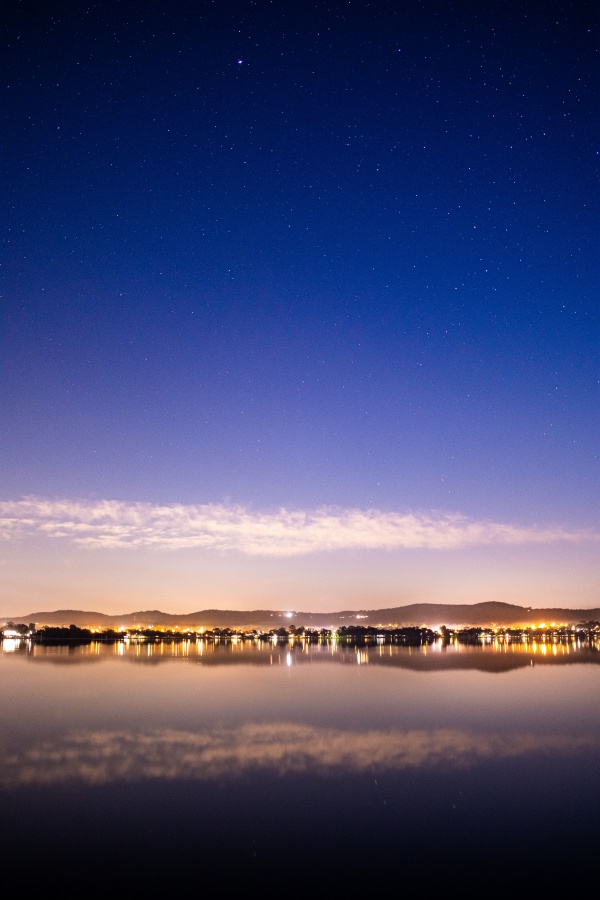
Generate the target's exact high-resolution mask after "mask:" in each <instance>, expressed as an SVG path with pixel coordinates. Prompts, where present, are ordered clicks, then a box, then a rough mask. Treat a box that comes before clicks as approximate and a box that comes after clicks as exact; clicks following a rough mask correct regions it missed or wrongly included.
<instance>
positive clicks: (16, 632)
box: [0, 621, 600, 646]
mask: <svg viewBox="0 0 600 900" xmlns="http://www.w3.org/2000/svg"><path fill="white" fill-rule="evenodd" d="M0 636H1V637H2V639H4V638H9V639H10V638H12V639H21V640H29V641H31V642H33V643H35V644H71V643H79V644H83V643H92V642H94V641H97V642H100V643H118V642H121V641H134V642H135V641H139V642H148V643H173V642H182V641H191V642H197V641H207V642H210V641H212V642H224V643H227V642H236V643H237V642H239V641H242V642H246V641H256V642H259V643H269V642H270V643H275V642H281V643H285V642H294V641H304V642H309V643H319V642H324V641H336V642H339V643H341V644H345V645H360V646H368V645H378V644H397V645H404V646H421V645H424V644H432V643H434V642H436V641H443V642H450V641H458V642H462V643H482V642H486V641H492V640H508V641H520V642H524V643H528V642H534V641H535V642H537V641H543V640H546V641H547V640H569V639H577V638H578V639H581V638H586V637H587V638H590V639H591V638H592V637H598V636H600V622H598V621H588V622H581V623H579V624H578V625H558V626H557V625H541V626H538V627H535V628H534V627H514V628H506V627H499V628H492V627H485V626H468V627H463V628H456V627H448V626H446V625H440V626H438V627H437V628H429V627H425V626H419V625H409V626H403V627H397V628H393V627H387V628H377V627H375V626H372V625H347V626H341V627H339V628H335V629H329V628H321V629H314V628H305V627H303V626H298V627H296V626H293V625H291V626H288V627H283V626H282V627H280V628H275V629H271V630H269V631H261V630H258V629H250V630H241V629H234V628H201V629H192V628H188V629H179V628H127V629H119V630H115V629H112V628H107V629H104V630H95V629H91V628H81V627H79V626H77V625H69V626H51V625H46V626H43V627H41V628H36V626H35V623H33V622H31V623H29V624H28V625H24V624H18V625H15V624H13V623H12V622H8V623H7V625H5V626H4V628H3V629H2V630H1V631H0Z"/></svg>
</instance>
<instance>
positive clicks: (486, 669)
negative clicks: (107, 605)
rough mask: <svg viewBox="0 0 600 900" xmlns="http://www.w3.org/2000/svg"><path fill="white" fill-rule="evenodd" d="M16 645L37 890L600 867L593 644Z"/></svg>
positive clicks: (5, 786) (275, 885)
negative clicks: (53, 883)
mask: <svg viewBox="0 0 600 900" xmlns="http://www.w3.org/2000/svg"><path fill="white" fill-rule="evenodd" d="M1 646H2V649H1V650H0V728H1V730H0V842H1V843H0V846H2V850H3V854H2V855H3V859H4V860H6V861H7V864H9V865H14V866H15V867H19V868H20V870H21V871H22V872H24V873H25V874H27V876H28V877H35V878H37V879H40V884H43V883H44V881H45V879H47V878H53V879H55V878H60V879H65V880H67V881H68V880H69V879H70V878H76V877H77V878H79V877H81V876H82V873H84V872H85V873H86V878H89V882H86V883H88V884H93V883H98V884H107V885H110V884H114V883H115V879H117V880H119V881H118V883H119V884H120V885H121V886H122V887H123V886H124V885H126V884H128V883H129V882H130V883H131V886H132V887H134V886H135V885H144V884H152V883H156V884H158V881H159V880H162V881H163V882H164V883H165V884H169V883H171V881H172V886H173V887H176V886H177V885H179V886H184V885H188V884H190V885H194V884H196V886H197V887H198V888H199V887H200V886H201V885H203V884H210V883H213V882H215V881H217V882H219V883H221V882H222V883H223V884H226V883H227V882H230V883H232V884H233V883H236V884H242V883H244V882H245V879H248V880H249V881H248V883H249V884H250V883H251V882H252V879H256V878H260V879H261V880H262V882H261V883H262V884H263V886H264V889H265V891H267V892H268V890H267V889H270V890H271V892H272V893H273V894H275V893H280V892H281V891H284V892H285V891H286V889H287V888H286V885H289V884H290V883H292V884H295V885H296V886H298V885H305V887H306V890H312V889H313V888H314V886H315V884H322V885H324V886H327V885H334V884H338V883H339V884H341V885H344V884H345V885H346V886H348V887H351V886H352V885H355V886H357V885H359V884H364V885H365V886H367V885H373V886H376V885H382V886H384V885H390V884H393V883H394V882H397V884H398V886H401V885H402V884H403V883H406V884H409V883H417V884H421V883H422V884H423V885H425V884H427V883H428V881H430V880H431V879H432V878H450V879H456V878H460V879H463V880H466V882H468V883H470V884H471V885H475V884H476V885H477V886H478V891H479V890H481V889H483V887H482V885H484V884H488V881H487V879H492V878H493V879H494V881H496V880H497V879H498V878H507V879H511V883H515V882H514V879H516V880H517V882H518V883H522V884H531V885H534V884H536V883H538V884H539V883H540V879H542V880H546V882H547V883H548V884H557V883H558V882H559V881H563V882H564V884H572V885H573V884H577V883H578V880H579V878H580V877H581V876H582V875H584V874H586V873H587V872H588V870H592V871H593V870H594V867H595V866H597V854H598V846H600V765H599V764H600V652H599V649H598V646H597V645H594V644H592V643H590V642H589V641H584V642H582V643H581V644H578V643H577V642H574V641H569V642H566V643H557V644H551V643H549V644H539V645H536V644H533V645H532V644H528V645H521V644H516V643H512V644H510V643H509V644H501V645H500V644H498V645H488V646H468V645H467V646H463V645H457V644H451V645H449V646H443V645H442V644H441V643H437V644H434V645H432V646H427V647H415V648H406V647H394V646H374V647H360V648H357V647H340V646H339V645H337V644H336V643H323V644H314V645H310V644H306V645H305V644H302V643H300V642H296V643H294V644H287V643H284V644H276V645H273V646H271V645H268V646H263V645H260V644H258V643H254V642H245V643H242V642H240V643H237V644H236V643H227V644H213V643H206V642H202V641H199V642H198V643H186V642H182V643H179V644H165V643H162V644H154V645H150V644H133V643H130V644H125V643H119V644H115V645H104V644H95V643H93V644H89V645H85V646H73V647H64V646H55V647H43V646H31V645H30V644H29V643H28V642H25V641H22V642H11V641H7V640H5V641H4V643H3V644H2V645H1ZM482 878H483V879H484V881H483V882H482V881H481V880H480V879H482ZM473 879H475V881H473ZM269 886H270V888H269Z"/></svg>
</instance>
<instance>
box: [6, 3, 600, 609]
mask: <svg viewBox="0 0 600 900" xmlns="http://www.w3.org/2000/svg"><path fill="white" fill-rule="evenodd" d="M4 24H5V34H6V37H7V44H8V49H7V50H6V51H5V64H4V69H5V71H4V76H5V78H4V82H5V85H6V86H7V87H6V89H5V92H4V106H3V112H4V133H5V149H4V171H5V175H4V182H5V186H6V191H5V194H6V195H7V199H5V202H4V209H5V216H4V217H5V220H6V236H7V240H6V243H5V250H4V261H5V266H4V270H5V276H4V279H3V300H2V309H3V312H2V360H1V369H0V377H1V388H2V390H1V396H0V404H1V406H0V416H1V421H2V429H1V435H0V464H1V465H0V499H1V500H2V501H3V502H2V504H0V512H1V516H2V518H1V528H2V531H1V533H2V534H3V536H4V540H3V541H2V545H1V548H0V550H1V553H2V560H1V562H0V566H1V569H0V572H2V584H3V587H2V588H1V589H0V590H1V592H2V593H1V594H0V614H2V613H4V614H15V615H16V614H17V613H21V612H22V613H27V612H28V611H30V610H31V611H33V610H34V609H40V608H56V607H57V606H61V607H64V606H77V607H81V608H94V609H97V610H106V611H109V612H119V611H125V610H127V609H131V608H153V607H160V608H162V609H165V610H172V611H179V612H185V611H190V610H193V609H202V608H205V607H214V606H216V607H219V606H227V607H231V606H233V607H236V608H240V609H243V608H253V607H256V606H272V607H277V608H280V607H286V606H291V605H293V607H294V608H296V609H307V610H309V609H310V610H318V609H332V610H333V609H340V608H348V607H356V606H358V607H377V606H388V605H396V604H400V603H405V602H406V603H408V602H413V601H416V600H430V601H442V602H476V601H477V600H487V599H498V600H501V599H502V600H507V601H510V602H521V603H523V604H525V605H533V606H544V605H559V606H563V605H564V606H571V607H574V606H592V605H597V604H598V602H599V601H598V596H597V589H596V585H597V584H598V583H599V582H600V571H599V568H600V567H599V566H598V563H597V562H596V558H597V556H598V553H597V551H598V538H597V536H598V534H599V533H600V521H599V519H600V516H599V509H600V504H599V502H598V501H599V491H598V480H599V479H598V444H599V429H598V347H599V340H598V336H599V332H598V300H597V298H598V296H599V290H598V289H599V284H598V262H599V260H598V237H599V234H598V211H599V210H598V178H597V166H598V155H597V152H598V117H597V108H598V106H597V103H598V97H597V87H598V65H597V57H598V21H597V8H596V5H595V4H593V3H587V2H582V3H578V4H570V3H566V2H544V3H541V2H539V3H537V2H524V3H523V4H521V5H520V6H519V7H518V8H515V7H514V6H512V5H507V4H505V3H499V2H491V3H489V4H486V5H485V6H484V7H482V6H481V4H479V3H468V2H465V3H461V4H457V5H451V4H446V3H434V2H423V3H419V2H410V0H409V2H407V3H404V4H394V3H378V4H369V3H366V2H356V3H351V4H350V3H341V2H340V3H335V2H332V3H313V4H308V5H306V4H295V5H292V4H290V3H283V2H273V3H268V2H260V0H259V2H257V3H252V2H221V3H209V2H199V3H195V4H186V3H181V4H174V5H173V8H170V7H168V6H165V5H164V4H162V3H161V4H159V3H153V2H149V3H145V4H143V7H139V5H137V4H132V3H117V2H108V3H103V4H98V5H96V6H90V7H89V8H83V7H81V6H80V5H79V4H75V3H64V2H61V3H48V4H45V5H44V7H43V9H40V8H39V6H38V5H35V4H31V3H28V2H24V3H17V2H14V0H12V2H9V3H8V5H7V7H6V12H5V21H4ZM32 497H33V498H36V500H37V501H38V502H37V505H36V504H33V505H32V504H31V503H29V504H28V502H27V501H25V498H32ZM100 501H107V502H108V503H109V504H111V505H110V506H109V507H107V508H106V509H105V510H104V513H103V514H100V513H99V512H98V504H99V503H100ZM119 504H121V505H119ZM135 504H138V505H139V504H141V505H142V507H141V509H142V511H141V512H140V507H139V506H135ZM157 507H166V508H167V509H169V510H171V513H172V512H173V509H174V508H175V507H177V508H178V509H179V508H183V509H184V510H185V512H184V513H182V514H181V515H180V516H179V518H177V522H176V523H175V524H173V523H172V522H171V521H169V523H168V526H167V525H165V520H164V516H163V515H162V514H157V513H156V508H157ZM133 510H137V512H136V513H135V515H136V516H137V517H138V519H140V521H138V522H137V524H136V525H135V528H134V530H133V531H132V530H131V529H132V528H133V525H132V516H134V513H133ZM199 510H200V512H199ZM282 510H284V511H285V512H281V511H282ZM323 510H327V511H328V512H327V513H325V512H323ZM332 510H334V511H335V516H332V512H331V511H332ZM291 514H296V519H295V520H294V522H293V523H291V524H290V519H289V517H290V515H291ZM169 515H171V514H169ZM357 515H361V516H363V517H366V518H365V521H363V520H362V519H361V521H360V523H359V525H357V519H356V517H357ZM224 516H225V517H226V518H227V517H228V519H229V524H228V526H227V529H226V530H227V534H226V536H224V532H223V531H222V520H223V517H224ZM456 516H459V517H462V518H461V519H460V521H461V522H462V525H461V529H462V530H460V529H459V530H460V534H458V535H457V534H456V533H455V532H454V531H453V530H452V529H453V528H454V525H453V524H452V523H453V522H455V518H453V517H456ZM261 517H263V518H262V519H261ZM265 517H266V518H265ZM390 517H391V519H390ZM403 517H404V518H403ZM407 517H408V518H407ZM134 518H135V516H134ZM334 519H335V521H334ZM141 520H143V521H141ZM184 520H185V521H184ZM367 520H368V521H367ZM190 522H191V524H190ZM215 523H216V524H215ZM465 523H470V524H469V528H466V525H465ZM490 523H492V525H494V526H497V527H496V529H495V530H494V528H491V527H490ZM363 526H364V527H363ZM500 526H502V527H503V528H505V529H508V530H505V531H504V532H502V531H498V528H499V527H500ZM165 528H167V531H168V537H165V534H166V532H165ZM178 528H179V529H181V530H180V531H177V529H178ZM255 528H259V529H262V531H261V535H262V536H261V539H260V542H259V543H260V547H258V549H257V545H256V544H255V543H252V540H251V541H250V542H248V541H249V539H248V534H249V533H250V532H252V533H254V532H253V531H252V530H253V529H255ZM356 528H358V530H359V532H360V534H358V535H357V534H356V533H355V529H356ZM144 529H145V531H144ZM174 529H175V530H174ZM215 529H216V532H217V536H216V537H215ZM290 529H292V531H291V532H290ZM315 529H316V531H315ZM292 532H293V533H292ZM317 532H318V537H316V536H315V535H316V533H317ZM382 532H383V537H382ZM417 533H419V534H420V535H421V537H420V538H419V540H416V538H415V534H417ZM375 535H377V536H375ZM424 535H425V536H424ZM449 535H450V537H449ZM253 540H254V539H253ZM415 541H416V542H415Z"/></svg>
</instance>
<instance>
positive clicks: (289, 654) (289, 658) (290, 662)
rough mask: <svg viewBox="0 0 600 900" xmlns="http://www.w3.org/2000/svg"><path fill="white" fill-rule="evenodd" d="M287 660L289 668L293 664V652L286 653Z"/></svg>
mask: <svg viewBox="0 0 600 900" xmlns="http://www.w3.org/2000/svg"><path fill="white" fill-rule="evenodd" d="M285 662H286V665H287V666H288V668H289V667H290V666H291V665H292V654H291V653H286V655H285Z"/></svg>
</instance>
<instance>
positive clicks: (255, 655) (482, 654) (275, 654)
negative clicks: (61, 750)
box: [12, 642, 600, 674]
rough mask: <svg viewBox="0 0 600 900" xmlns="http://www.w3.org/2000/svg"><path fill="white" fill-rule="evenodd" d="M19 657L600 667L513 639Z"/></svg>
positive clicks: (588, 655) (114, 649)
mask: <svg viewBox="0 0 600 900" xmlns="http://www.w3.org/2000/svg"><path fill="white" fill-rule="evenodd" d="M12 652H14V653H15V655H16V656H19V657H21V658H25V659H27V661H30V662H34V663H49V664H51V665H60V666H64V665H72V664H78V665H82V664H83V665H85V664H88V663H100V662H103V661H104V662H106V661H108V660H112V661H113V662H116V661H120V660H122V661H123V662H128V663H133V664H135V665H145V666H148V665H149V666H157V665H160V664H161V663H166V662H170V663H171V664H174V663H177V662H178V661H179V662H181V661H185V662H187V663H192V664H196V665H202V666H209V667H213V666H259V667H267V666H276V667H279V666H298V665H302V666H304V665H314V664H318V665H324V664H328V665H336V664H337V665H350V666H352V665H369V666H385V667H390V668H400V669H408V670H411V671H414V672H439V671H444V670H455V671H458V670H475V671H481V672H488V673H490V674H494V673H501V672H510V671H514V670H515V669H522V668H526V667H533V666H570V665H573V664H577V665H587V664H591V665H594V664H595V665H599V664H600V651H599V650H598V648H597V647H596V646H595V645H590V644H576V643H573V642H564V643H555V644H549V643H540V644H531V643H529V644H527V643H523V644H521V643H509V644H504V643H503V644H496V645H495V644H483V645H464V644H450V645H442V644H441V643H436V644H433V645H425V646H422V647H397V646H390V645H384V646H370V647H366V646H362V647H352V646H350V647H345V646H340V645H338V644H335V643H323V644H319V645H314V644H302V643H294V644H285V643H284V644H279V645H275V646H272V645H267V646H265V645H264V644H257V643H254V642H252V643H241V642H240V643H212V642H197V643H195V642H190V643H186V642H178V643H157V644H143V643H142V644H125V643H121V644H118V645H108V646H107V645H105V644H96V643H92V644H88V645H78V646H74V647H55V646H35V645H34V646H31V645H28V644H27V643H26V642H22V644H21V646H19V647H18V648H16V649H15V650H13V651H12Z"/></svg>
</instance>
